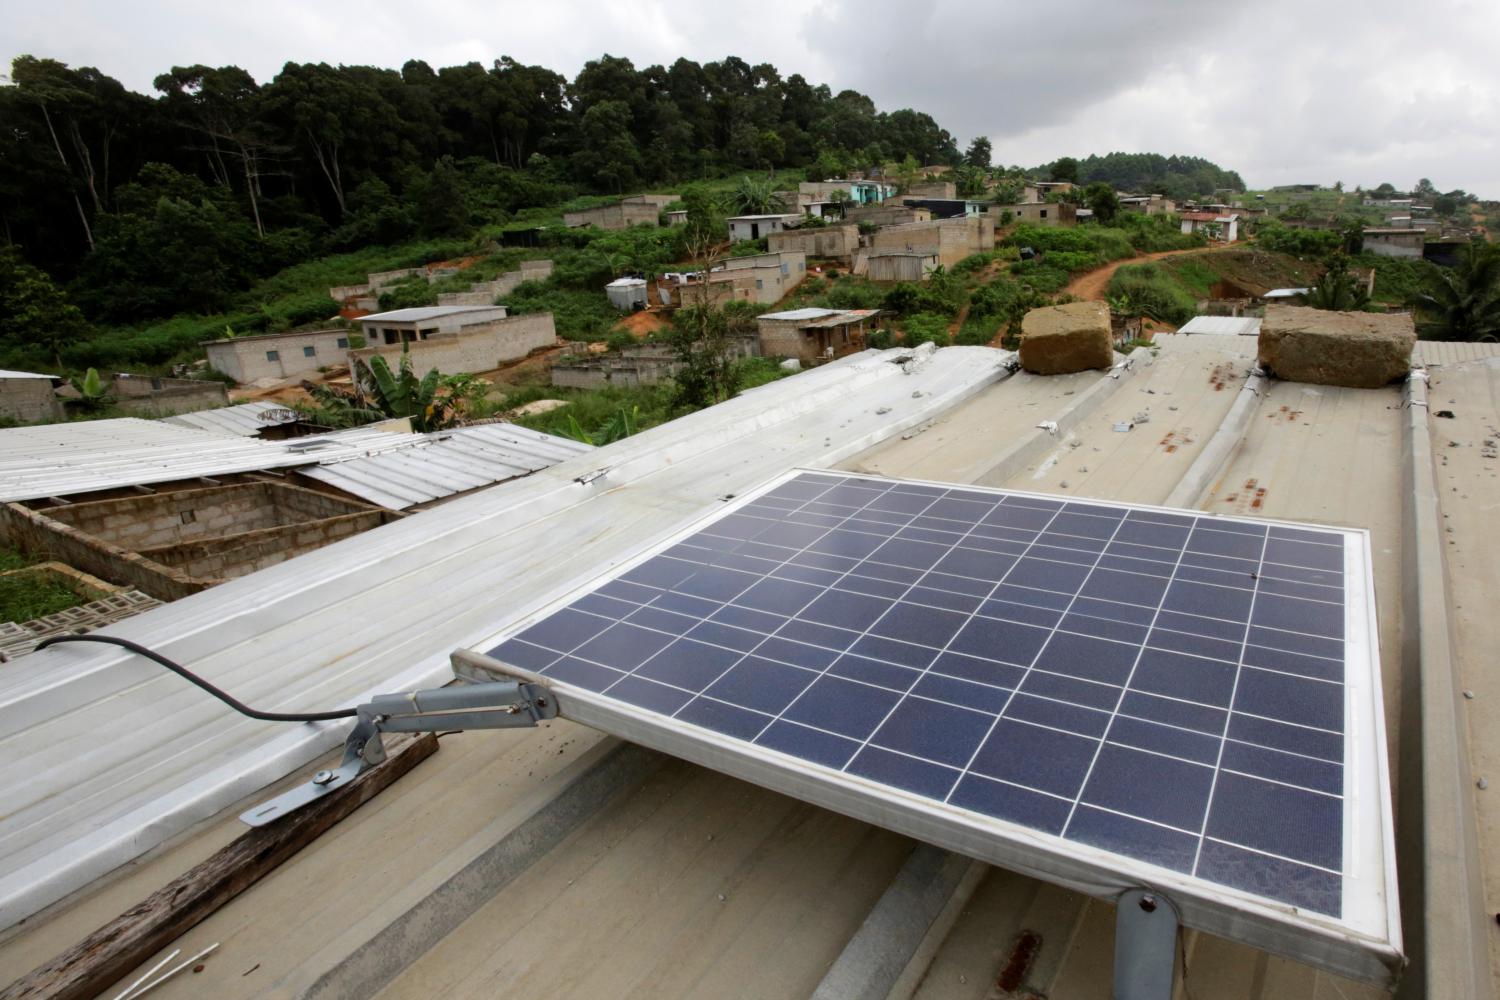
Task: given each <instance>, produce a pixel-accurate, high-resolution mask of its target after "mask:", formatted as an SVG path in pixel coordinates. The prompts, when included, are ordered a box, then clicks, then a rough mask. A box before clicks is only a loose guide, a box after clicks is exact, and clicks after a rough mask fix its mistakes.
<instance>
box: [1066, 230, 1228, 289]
mask: <svg viewBox="0 0 1500 1000" xmlns="http://www.w3.org/2000/svg"><path fill="white" fill-rule="evenodd" d="M1244 248H1245V244H1244V243H1222V244H1218V245H1216V246H1210V247H1203V248H1201V249H1197V250H1163V251H1161V252H1160V253H1145V254H1140V255H1139V256H1136V257H1125V258H1123V259H1121V260H1115V261H1110V262H1109V263H1108V264H1105V265H1104V266H1103V267H1101V268H1099V269H1097V270H1094V271H1089V272H1088V273H1087V274H1080V275H1079V276H1078V277H1076V278H1074V279H1073V280H1072V281H1071V282H1069V284H1068V287H1067V288H1064V289H1063V293H1064V294H1066V295H1071V296H1073V297H1074V298H1075V299H1085V300H1095V299H1100V300H1102V299H1103V298H1104V290H1105V289H1106V288H1108V287H1109V279H1110V278H1113V277H1114V276H1115V272H1116V271H1118V270H1119V269H1120V267H1121V266H1122V265H1125V264H1144V263H1145V262H1146V261H1148V260H1161V259H1162V258H1163V257H1175V256H1177V255H1178V254H1190V253H1213V252H1215V251H1218V250H1243V249H1244Z"/></svg>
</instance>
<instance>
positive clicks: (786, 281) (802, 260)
mask: <svg viewBox="0 0 1500 1000" xmlns="http://www.w3.org/2000/svg"><path fill="white" fill-rule="evenodd" d="M806 277H807V255H806V254H804V253H800V252H794V251H785V252H782V253H763V254H756V255H755V256H753V257H730V258H729V259H728V260H726V261H725V262H724V269H723V270H722V271H715V272H714V273H713V274H711V275H709V279H708V280H709V282H710V283H711V284H719V283H727V284H730V285H732V286H733V287H734V288H735V289H736V292H737V294H736V295H735V296H734V297H735V298H738V299H743V300H744V301H747V302H756V303H759V304H761V305H774V304H775V303H777V302H780V301H781V300H782V299H783V298H785V297H786V295H787V293H788V292H790V291H791V290H792V289H794V288H796V287H797V286H798V285H800V284H802V279H803V278H806Z"/></svg>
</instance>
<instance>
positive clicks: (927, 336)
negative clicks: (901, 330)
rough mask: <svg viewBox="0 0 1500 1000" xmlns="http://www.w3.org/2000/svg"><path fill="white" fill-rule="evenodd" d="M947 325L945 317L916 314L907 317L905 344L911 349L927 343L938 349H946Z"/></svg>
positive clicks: (932, 314) (931, 314)
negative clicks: (934, 345)
mask: <svg viewBox="0 0 1500 1000" xmlns="http://www.w3.org/2000/svg"><path fill="white" fill-rule="evenodd" d="M948 323H949V319H948V317H947V316H940V315H936V314H934V313H918V314H916V315H915V316H909V317H907V320H906V342H907V343H908V344H910V345H912V346H913V347H915V346H917V345H918V344H924V343H926V342H928V341H931V342H932V343H934V344H936V345H937V346H938V347H947V346H948V343H949V338H948Z"/></svg>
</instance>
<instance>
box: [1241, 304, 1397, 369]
mask: <svg viewBox="0 0 1500 1000" xmlns="http://www.w3.org/2000/svg"><path fill="white" fill-rule="evenodd" d="M1416 343H1417V330H1416V327H1415V326H1414V325H1413V323H1412V318H1411V316H1410V315H1409V314H1406V313H1366V312H1334V311H1332V310H1328V309H1309V308H1306V307H1304V306H1279V305H1273V306H1267V307H1266V318H1265V320H1264V321H1263V322H1262V323H1261V325H1260V342H1259V345H1258V347H1259V353H1260V363H1261V366H1262V367H1264V368H1267V369H1269V370H1270V371H1271V372H1272V373H1273V374H1274V375H1276V377H1277V378H1283V379H1287V380H1288V381H1291V382H1311V383H1313V384H1315V385H1341V386H1347V387H1349V388H1352V389H1378V388H1380V387H1381V386H1383V385H1387V384H1389V383H1390V382H1393V381H1395V380H1396V379H1399V378H1404V377H1405V376H1406V374H1407V373H1408V372H1410V371H1411V352H1412V348H1413V347H1415V346H1416Z"/></svg>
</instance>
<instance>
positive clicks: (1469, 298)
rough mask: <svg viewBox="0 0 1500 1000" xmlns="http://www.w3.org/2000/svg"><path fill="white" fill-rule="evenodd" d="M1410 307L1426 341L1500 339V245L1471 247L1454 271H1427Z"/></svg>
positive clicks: (1443, 269)
mask: <svg viewBox="0 0 1500 1000" xmlns="http://www.w3.org/2000/svg"><path fill="white" fill-rule="evenodd" d="M1412 305H1413V306H1414V307H1415V308H1416V312H1417V320H1418V323H1417V329H1418V330H1419V332H1420V333H1421V334H1422V336H1423V337H1426V338H1428V339H1432V340H1470V341H1472V340H1495V339H1500V244H1494V243H1480V242H1475V243H1470V244H1469V245H1468V246H1466V247H1464V249H1463V256H1462V257H1460V258H1459V262H1458V266H1457V267H1454V268H1434V269H1432V270H1431V271H1429V272H1428V274H1427V276H1426V278H1425V280H1424V281H1423V283H1422V291H1421V292H1419V293H1418V294H1417V295H1416V297H1415V299H1414V300H1413V302H1412Z"/></svg>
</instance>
